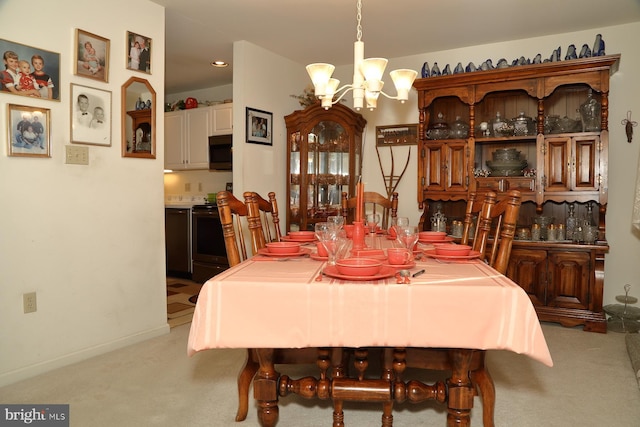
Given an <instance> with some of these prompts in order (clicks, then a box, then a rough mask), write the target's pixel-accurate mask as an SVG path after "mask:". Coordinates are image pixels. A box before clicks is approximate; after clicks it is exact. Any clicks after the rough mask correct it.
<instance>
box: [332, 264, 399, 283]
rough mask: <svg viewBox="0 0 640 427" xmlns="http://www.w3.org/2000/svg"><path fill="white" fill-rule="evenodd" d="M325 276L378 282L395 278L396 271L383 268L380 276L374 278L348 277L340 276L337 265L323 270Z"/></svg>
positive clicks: (376, 275)
mask: <svg viewBox="0 0 640 427" xmlns="http://www.w3.org/2000/svg"><path fill="white" fill-rule="evenodd" d="M322 272H323V273H324V274H326V275H327V276H330V277H334V278H336V279H343V280H378V279H386V278H387V277H393V276H395V274H396V269H395V268H391V267H386V266H384V265H383V266H382V268H381V269H380V271H379V272H378V274H374V275H373V276H346V275H344V274H340V273H339V272H338V268H337V267H336V266H335V265H328V266H326V267H325V268H324V270H322Z"/></svg>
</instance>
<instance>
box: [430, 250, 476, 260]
mask: <svg viewBox="0 0 640 427" xmlns="http://www.w3.org/2000/svg"><path fill="white" fill-rule="evenodd" d="M424 254H425V255H426V256H428V257H431V258H435V259H442V260H447V261H456V260H467V259H476V258H480V255H481V253H480V252H478V251H471V252H469V255H438V254H437V253H436V250H435V249H425V250H424Z"/></svg>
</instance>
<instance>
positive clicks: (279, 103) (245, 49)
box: [233, 41, 308, 210]
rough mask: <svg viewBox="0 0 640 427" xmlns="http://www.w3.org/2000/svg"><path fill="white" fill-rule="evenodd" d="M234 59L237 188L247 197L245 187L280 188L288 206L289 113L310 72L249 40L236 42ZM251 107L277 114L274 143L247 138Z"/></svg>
mask: <svg viewBox="0 0 640 427" xmlns="http://www.w3.org/2000/svg"><path fill="white" fill-rule="evenodd" d="M233 63H234V64H235V67H234V71H233V81H234V85H233V100H234V102H233V192H234V194H235V195H236V196H237V197H241V196H242V192H243V191H256V192H258V193H259V194H261V195H263V197H266V194H267V193H268V192H269V191H275V193H276V197H277V199H278V201H279V204H280V206H282V207H281V208H280V209H281V210H283V209H284V208H285V207H286V206H287V203H288V202H287V201H288V197H287V196H285V194H286V188H287V187H286V167H287V162H286V151H287V140H286V133H287V129H286V126H285V123H284V116H286V115H287V114H290V113H291V112H292V111H294V110H297V109H300V105H299V104H298V101H297V100H296V99H294V98H292V97H291V96H290V95H297V94H300V93H302V90H303V89H304V88H305V87H306V86H307V85H308V81H307V80H308V77H307V75H306V72H304V74H303V73H301V72H300V64H297V63H295V62H293V61H290V60H288V59H286V58H283V57H281V56H278V55H275V54H273V53H272V52H269V51H267V50H264V49H262V48H260V47H258V46H256V45H254V44H251V43H248V42H246V41H241V42H236V43H235V44H234V47H233ZM255 70H260V74H258V75H256V72H255ZM302 71H304V67H302ZM246 107H250V108H254V109H257V110H262V111H268V112H270V113H272V114H273V146H265V145H259V144H248V143H246V142H245V141H246Z"/></svg>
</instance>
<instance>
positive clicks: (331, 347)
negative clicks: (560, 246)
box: [187, 234, 553, 427]
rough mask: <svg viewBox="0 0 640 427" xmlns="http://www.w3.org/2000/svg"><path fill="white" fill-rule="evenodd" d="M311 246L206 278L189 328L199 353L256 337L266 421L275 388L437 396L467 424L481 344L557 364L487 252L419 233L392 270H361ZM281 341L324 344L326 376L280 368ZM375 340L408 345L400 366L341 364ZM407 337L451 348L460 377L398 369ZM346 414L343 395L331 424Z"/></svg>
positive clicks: (328, 395)
mask: <svg viewBox="0 0 640 427" xmlns="http://www.w3.org/2000/svg"><path fill="white" fill-rule="evenodd" d="M395 244H396V242H395V241H394V240H391V239H389V238H388V237H387V236H386V235H384V234H380V235H377V236H375V237H374V236H372V237H371V239H368V240H367V246H369V247H370V253H369V254H367V253H366V250H365V252H364V253H359V254H358V255H359V256H375V257H379V258H380V259H381V260H382V259H383V257H384V254H385V250H386V249H387V248H389V247H391V246H394V245H395ZM302 248H303V249H304V250H301V253H300V255H299V256H290V257H282V256H265V255H255V256H253V257H251V258H249V259H247V260H245V261H243V262H242V263H240V264H237V265H235V266H233V267H231V268H230V269H228V270H226V271H225V272H223V273H220V274H218V275H216V276H214V277H212V278H211V279H209V280H208V281H207V282H206V283H205V284H204V285H203V287H202V289H201V291H200V294H199V296H198V300H197V304H196V308H195V312H194V315H193V321H192V324H191V329H190V333H189V340H188V349H187V353H188V355H190V356H191V355H193V354H195V353H196V352H199V351H204V350H209V349H216V348H251V349H256V351H257V353H258V359H259V363H260V367H259V369H258V372H257V374H256V376H255V377H254V379H253V389H254V398H255V400H256V402H257V406H258V419H259V422H260V424H261V425H262V426H263V427H272V426H275V424H276V423H277V419H278V413H279V412H278V398H279V397H282V396H285V395H287V394H289V393H296V394H299V395H302V396H303V397H305V398H319V399H332V400H334V405H335V402H336V401H338V402H341V401H342V400H350V401H377V402H383V403H384V402H393V401H396V402H402V401H405V400H409V401H412V402H413V403H417V402H420V401H422V400H429V399H435V400H438V401H440V402H442V403H444V404H446V405H447V410H448V415H447V425H448V426H469V425H470V412H471V409H472V407H473V398H474V395H475V388H474V387H475V386H474V384H473V383H472V381H471V380H470V379H469V373H470V364H471V359H472V358H473V357H474V356H473V355H474V354H475V353H476V352H484V351H486V350H508V351H511V352H515V353H518V354H522V355H525V356H528V357H530V358H532V359H534V360H536V361H538V362H540V363H543V364H544V365H547V366H549V367H551V366H553V361H552V358H551V355H550V352H549V349H548V347H547V343H546V341H545V338H544V335H543V332H542V329H541V327H540V323H539V320H538V317H537V315H536V312H535V309H534V307H533V305H532V303H531V301H530V299H529V297H528V296H527V294H526V293H525V292H524V290H523V289H522V288H521V287H519V286H518V285H517V284H516V283H514V282H513V281H512V280H510V279H509V278H508V277H506V276H505V275H503V274H500V273H499V272H497V271H496V270H495V269H493V268H492V267H491V266H489V265H487V264H486V263H485V262H483V261H481V260H480V259H473V258H474V257H472V256H469V257H454V258H453V259H451V258H446V257H445V258H444V259H443V257H437V256H435V255H433V251H432V250H430V249H433V246H432V245H431V244H430V243H427V244H424V245H423V244H422V243H419V245H418V248H417V250H416V251H415V252H414V253H415V254H416V256H415V259H414V260H412V261H411V263H410V264H407V265H403V266H401V267H397V266H388V265H386V266H384V267H383V270H382V271H381V272H382V273H384V274H378V276H375V277H374V278H371V279H367V278H366V277H365V278H362V277H358V278H356V279H352V278H350V277H348V276H342V275H340V274H336V272H335V268H334V269H332V268H330V267H331V266H328V265H327V262H326V260H325V259H323V258H322V257H319V256H318V255H317V253H316V251H315V243H311V242H309V243H307V244H305V245H303V246H302ZM380 255H382V256H380ZM382 262H383V263H385V261H384V260H383V261H382ZM400 268H402V269H403V270H406V271H408V273H409V275H408V276H407V277H406V278H405V277H400V276H399V275H398V274H397V271H398V270H399V269H400ZM390 269H393V271H392V272H390ZM327 272H329V273H331V274H327ZM416 273H418V274H416ZM379 276H384V277H379ZM279 348H281V349H282V348H284V349H290V348H294V349H295V348H317V349H318V362H317V366H318V368H319V375H318V378H312V379H309V378H307V377H305V378H302V379H298V380H294V379H291V378H289V377H287V376H284V375H282V376H281V375H280V374H279V373H278V372H277V371H276V370H275V368H274V364H273V352H274V350H275V349H279ZM371 348H383V349H393V354H394V355H395V356H399V360H394V363H393V369H394V371H395V370H397V372H395V374H394V375H391V376H384V377H378V378H375V379H370V378H367V376H366V375H364V367H366V366H367V364H366V363H364V364H363V363H362V360H361V358H360V359H358V357H356V361H357V362H358V361H359V363H360V365H357V363H356V365H357V366H356V374H357V375H356V377H355V378H347V377H346V376H345V369H344V367H343V366H341V367H340V369H337V368H336V365H338V364H339V360H340V356H339V354H343V352H344V349H352V350H354V351H356V355H360V357H361V356H362V354H363V352H362V351H359V350H361V349H371ZM407 348H420V349H449V351H450V360H451V363H452V364H453V368H452V371H451V377H450V378H449V379H448V380H447V381H446V382H444V383H435V384H433V385H428V384H423V383H421V382H418V381H409V382H405V381H404V380H405V379H404V378H401V375H400V374H401V373H402V371H403V369H404V368H403V365H402V363H403V361H402V354H403V352H402V351H403V349H407ZM364 354H365V355H366V351H365V353H364ZM359 366H363V367H362V368H361V367H359ZM332 374H333V375H332ZM492 386H493V383H492ZM341 417H342V415H336V412H335V406H334V421H333V425H334V427H335V426H343V425H344V422H343V420H342V418H341ZM383 425H384V422H383ZM388 425H391V424H388Z"/></svg>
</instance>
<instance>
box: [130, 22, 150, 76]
mask: <svg viewBox="0 0 640 427" xmlns="http://www.w3.org/2000/svg"><path fill="white" fill-rule="evenodd" d="M125 52H126V54H127V59H126V61H125V62H126V64H127V69H128V70H136V71H142V72H143V73H147V74H151V39H150V38H149V37H145V36H142V35H140V34H136V33H132V32H131V31H127V45H126V46H125Z"/></svg>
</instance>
